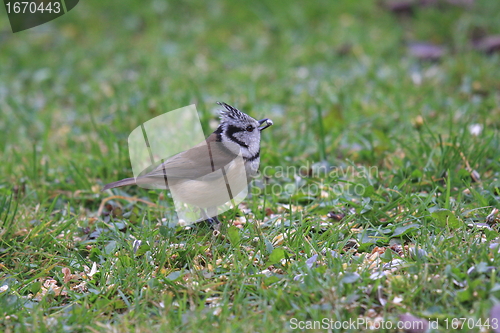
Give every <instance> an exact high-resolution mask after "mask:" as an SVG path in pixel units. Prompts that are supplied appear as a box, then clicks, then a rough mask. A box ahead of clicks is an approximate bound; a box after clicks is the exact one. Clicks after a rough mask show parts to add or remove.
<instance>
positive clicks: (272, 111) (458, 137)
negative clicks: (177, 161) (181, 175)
mask: <svg viewBox="0 0 500 333" xmlns="http://www.w3.org/2000/svg"><path fill="white" fill-rule="evenodd" d="M428 2H432V1H428ZM438 2H439V1H438ZM464 2H467V1H464ZM469 2H470V1H469ZM472 2H473V5H467V4H466V5H454V4H450V3H449V1H442V2H439V4H436V3H435V4H428V5H426V6H424V5H421V4H419V3H420V2H419V1H415V2H414V3H415V4H414V5H412V6H411V10H407V11H406V12H402V11H399V12H398V13H394V12H393V11H391V10H390V8H388V7H390V6H385V5H384V2H383V1H375V0H374V1H372V0H366V1H348V0H335V1H326V0H320V1H315V2H292V1H290V2H279V1H267V0H265V1H264V0H263V1H256V2H250V1H226V0H224V1H223V0H215V1H210V2H203V1H200V0H189V1H170V2H163V1H160V0H154V1H150V2H144V1H131V0H124V1H119V2H113V1H108V2H101V1H96V0H87V1H81V2H80V3H79V4H78V5H77V6H76V7H75V8H74V9H72V10H71V11H70V12H68V13H67V14H65V15H63V16H62V17H60V18H58V19H56V20H54V21H52V22H49V23H47V24H44V25H41V26H38V27H35V28H33V29H30V30H26V31H22V32H19V33H15V34H13V33H12V32H11V30H10V26H9V21H8V19H7V15H6V12H5V10H4V9H0V50H1V52H0V64H1V67H0V161H1V163H0V331H5V332H127V331H134V332H177V331H178V332H215V331H217V332H288V331H292V330H296V331H302V330H304V329H309V328H310V329H311V331H318V332H319V331H328V330H327V329H328V328H329V329H330V331H333V332H358V331H377V332H397V331H401V330H398V329H397V325H398V323H399V324H401V323H404V320H405V317H404V316H402V315H404V314H407V313H409V314H412V315H413V316H415V317H418V318H422V319H425V320H426V321H429V323H430V325H431V326H432V327H437V328H436V329H435V330H434V332H447V331H451V330H452V328H453V329H455V328H456V327H457V326H458V328H459V329H458V331H463V332H479V331H481V332H488V331H493V330H492V328H494V327H493V326H490V327H489V328H488V326H487V323H489V324H490V325H492V324H494V320H495V319H497V320H498V318H491V319H490V321H489V322H487V320H488V319H489V317H490V309H491V308H492V307H493V306H494V305H496V304H498V303H500V279H499V277H500V274H499V272H498V268H499V267H500V253H499V252H500V251H499V249H500V247H498V246H499V244H500V238H499V232H498V226H497V225H496V222H497V220H496V213H495V210H494V209H495V208H499V207H498V206H499V200H500V179H499V177H500V142H499V141H500V136H499V134H498V128H499V127H500V53H495V52H492V53H487V52H484V51H481V50H477V49H475V48H474V47H473V43H472V41H471V40H472V39H474V38H476V39H477V38H480V37H483V36H488V35H499V34H500V19H499V17H500V1H495V0H477V1H475V2H474V1H472ZM0 7H2V6H0ZM2 8H4V7H2ZM413 43H421V44H420V46H422V44H425V45H433V46H435V47H437V49H438V53H439V55H438V56H435V57H433V58H434V59H428V57H427V56H426V55H422V54H418V52H417V51H416V49H418V48H419V46H418V45H417V46H415V44H413ZM425 45H424V49H426V47H427V46H425ZM217 101H223V102H227V103H229V104H231V105H234V106H236V107H238V108H240V109H241V110H243V111H245V112H247V113H248V114H250V115H251V116H253V117H255V118H256V119H261V118H264V117H267V118H271V119H272V120H273V122H274V126H272V127H271V128H269V129H267V130H266V131H264V132H263V140H262V144H261V147H262V152H261V168H260V170H261V176H260V177H259V178H258V179H257V180H256V181H255V183H254V185H253V186H252V194H251V195H250V196H248V197H247V198H246V200H245V201H244V202H243V203H241V204H240V205H239V206H238V207H237V208H235V209H233V210H229V211H227V212H226V213H224V214H223V215H222V216H221V217H220V219H221V221H222V222H223V225H222V228H221V233H220V234H218V235H217V234H214V233H213V231H212V230H211V229H210V227H209V226H207V225H204V224H201V223H200V224H195V225H191V226H189V227H187V228H186V227H181V226H178V225H175V223H172V221H173V220H172V211H173V209H172V200H171V197H170V194H169V193H168V192H165V191H163V192H162V191H159V190H157V191H155V190H147V189H142V188H138V187H124V188H119V189H113V190H110V191H106V192H101V188H102V186H103V185H104V184H106V183H109V182H112V181H116V180H118V179H122V178H126V177H131V176H133V174H132V169H131V163H130V160H129V155H128V145H127V138H128V135H129V134H130V133H131V131H132V130H134V129H135V128H136V127H138V126H140V125H141V124H142V123H144V122H146V121H148V120H149V119H151V118H154V117H156V116H159V115H161V114H163V113H165V112H167V111H170V110H174V109H177V108H180V107H183V106H186V105H189V104H196V106H197V110H198V112H199V115H200V119H201V122H202V127H203V129H204V131H205V133H207V134H208V133H210V132H211V131H213V130H214V129H215V127H216V126H217V124H218V115H217V110H218V109H219V107H218V105H217V104H216V102H217ZM460 318H461V319H460ZM350 323H360V324H359V325H358V324H357V326H356V325H350V326H349V325H348V324H350ZM498 324H499V327H500V323H498ZM342 325H344V326H342ZM433 325H434V326H433ZM452 325H454V326H453V327H452ZM485 325H486V326H485ZM481 326H482V327H481Z"/></svg>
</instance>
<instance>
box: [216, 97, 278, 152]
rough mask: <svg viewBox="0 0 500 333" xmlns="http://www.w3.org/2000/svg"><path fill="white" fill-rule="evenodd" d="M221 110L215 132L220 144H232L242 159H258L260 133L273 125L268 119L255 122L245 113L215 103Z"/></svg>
mask: <svg viewBox="0 0 500 333" xmlns="http://www.w3.org/2000/svg"><path fill="white" fill-rule="evenodd" d="M217 104H219V105H220V106H222V107H224V110H221V112H220V115H221V123H220V125H219V128H218V129H217V132H218V133H219V134H220V137H221V141H222V142H232V143H235V144H237V145H238V146H239V147H240V151H241V153H242V156H243V158H244V159H246V160H248V159H252V158H258V156H259V154H260V132H261V131H262V130H264V129H266V128H268V127H269V126H271V125H272V124H273V122H272V121H271V120H270V119H267V118H265V119H262V120H255V119H254V118H252V117H250V116H249V115H247V114H246V113H243V112H241V111H240V110H238V109H236V108H235V107H232V106H231V105H229V104H226V103H220V102H217Z"/></svg>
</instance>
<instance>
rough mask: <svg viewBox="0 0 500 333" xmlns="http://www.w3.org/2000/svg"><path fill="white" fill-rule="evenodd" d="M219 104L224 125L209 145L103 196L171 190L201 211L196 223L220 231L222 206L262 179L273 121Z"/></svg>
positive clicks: (113, 185) (170, 160)
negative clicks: (134, 189)
mask: <svg viewBox="0 0 500 333" xmlns="http://www.w3.org/2000/svg"><path fill="white" fill-rule="evenodd" d="M217 104H218V105H220V106H222V107H223V108H224V109H223V110H220V124H219V126H218V127H217V129H216V130H215V131H214V132H213V133H212V134H210V135H209V136H208V137H207V138H206V139H205V140H204V141H202V142H200V143H199V144H198V145H196V146H194V147H192V148H190V149H188V150H185V151H183V152H181V153H178V154H176V155H174V156H172V157H169V158H167V159H166V160H164V161H163V162H162V163H160V164H159V165H157V166H152V167H150V168H147V169H146V170H145V171H143V172H142V173H141V174H140V175H139V176H138V177H132V178H125V179H122V180H118V181H116V182H112V183H109V184H106V185H105V186H104V188H103V190H102V191H105V190H108V189H112V188H116V187H121V186H128V185H139V186H141V185H145V186H148V187H149V188H151V187H153V188H163V189H169V190H170V191H171V193H172V197H173V199H174V202H176V201H177V202H179V203H180V204H187V205H191V206H194V207H195V208H196V209H198V211H199V214H198V215H197V216H196V218H194V219H193V222H200V221H207V222H208V223H209V224H210V225H211V226H214V228H215V229H218V225H219V223H220V222H219V220H218V217H217V215H218V214H217V211H218V207H219V206H221V205H224V204H226V203H228V202H230V201H231V200H233V199H234V198H235V197H236V196H237V195H238V194H240V193H243V192H244V191H245V189H247V187H248V184H249V183H250V182H251V180H252V179H253V177H255V175H256V174H257V172H258V169H259V164H260V139H261V132H262V131H263V130H265V129H266V128H268V127H270V126H272V125H273V121H272V120H271V119H269V118H264V119H261V120H256V119H254V118H252V117H250V116H249V115H247V114H246V113H244V112H242V111H240V110H238V109H237V108H235V107H233V106H231V105H229V104H227V103H224V102H217ZM150 170H151V171H150ZM233 202H234V201H233ZM176 207H177V205H176Z"/></svg>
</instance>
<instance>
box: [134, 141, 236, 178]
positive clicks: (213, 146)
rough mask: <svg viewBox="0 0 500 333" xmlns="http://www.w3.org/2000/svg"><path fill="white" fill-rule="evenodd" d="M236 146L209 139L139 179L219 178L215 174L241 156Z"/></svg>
mask: <svg viewBox="0 0 500 333" xmlns="http://www.w3.org/2000/svg"><path fill="white" fill-rule="evenodd" d="M236 146H237V145H234V146H232V145H228V144H227V143H225V144H223V143H221V142H214V141H213V140H211V141H209V140H208V139H207V140H206V141H203V142H202V143H200V144H199V145H197V146H195V147H193V148H191V149H189V150H187V151H184V152H182V153H179V154H177V155H174V156H173V157H171V158H169V159H168V160H166V161H165V162H163V163H162V164H160V165H159V166H158V167H156V168H155V169H154V170H153V171H151V172H149V173H146V174H144V175H142V176H139V178H147V179H148V180H150V181H155V180H156V179H158V180H159V181H163V180H164V178H165V176H166V178H167V179H200V178H202V177H211V176H213V177H217V176H218V174H213V173H214V171H216V170H219V169H221V168H222V167H224V166H226V165H228V164H229V163H230V162H231V161H232V160H234V159H235V158H236V157H238V155H239V154H240V152H239V147H236ZM211 174H212V175H211Z"/></svg>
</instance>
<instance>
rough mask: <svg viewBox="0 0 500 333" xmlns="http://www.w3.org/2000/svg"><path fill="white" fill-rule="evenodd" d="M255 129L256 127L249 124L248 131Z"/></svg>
mask: <svg viewBox="0 0 500 333" xmlns="http://www.w3.org/2000/svg"><path fill="white" fill-rule="evenodd" d="M253 129H254V127H253V126H252V125H248V126H247V128H246V131H247V132H251V131H253Z"/></svg>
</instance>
